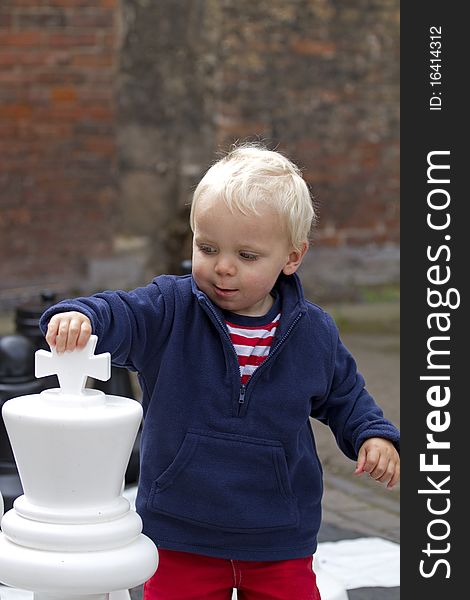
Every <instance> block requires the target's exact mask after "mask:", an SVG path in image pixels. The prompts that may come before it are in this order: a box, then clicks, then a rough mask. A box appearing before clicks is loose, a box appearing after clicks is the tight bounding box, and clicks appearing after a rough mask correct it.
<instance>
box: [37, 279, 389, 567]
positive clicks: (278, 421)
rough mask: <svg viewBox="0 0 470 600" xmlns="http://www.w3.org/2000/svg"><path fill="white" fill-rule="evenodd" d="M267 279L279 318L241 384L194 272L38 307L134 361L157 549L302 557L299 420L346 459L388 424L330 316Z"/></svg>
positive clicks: (305, 504) (306, 480)
mask: <svg viewBox="0 0 470 600" xmlns="http://www.w3.org/2000/svg"><path fill="white" fill-rule="evenodd" d="M276 287H277V289H278V292H279V294H280V298H281V320H280V324H279V327H278V330H277V332H276V336H275V339H274V341H273V345H272V347H271V351H270V354H269V356H268V358H267V359H266V360H265V362H264V363H263V364H262V365H261V366H260V367H259V368H258V369H257V370H256V371H255V373H254V375H253V376H252V378H251V379H250V381H249V382H248V384H247V385H246V387H242V386H241V383H240V372H239V367H238V361H237V356H236V353H235V350H234V347H233V345H232V343H231V341H230V338H229V335H228V332H227V329H226V326H225V323H224V317H223V314H222V312H221V310H220V309H219V308H218V307H217V306H215V305H214V304H213V303H212V302H211V301H210V300H209V299H208V298H207V296H206V295H205V294H204V293H202V292H201V291H200V290H199V289H198V288H197V286H196V285H195V283H194V281H193V279H192V277H191V276H189V275H188V276H184V277H176V276H169V275H162V276H160V277H156V278H155V279H154V280H153V282H152V283H151V284H149V285H148V286H146V287H142V288H139V289H136V290H134V291H131V292H123V291H117V292H103V293H99V294H96V295H94V296H91V297H89V298H78V299H75V300H65V301H63V302H61V303H59V304H57V305H55V306H53V307H51V308H50V309H48V310H47V311H46V312H45V313H44V315H43V316H42V318H41V323H40V325H41V329H42V331H43V332H44V333H45V331H46V329H47V323H48V321H49V320H50V318H51V317H52V315H53V314H55V313H57V312H63V311H69V310H76V311H80V312H82V313H84V314H86V315H87V316H88V317H89V318H90V320H91V322H92V327H93V332H94V333H95V334H96V335H97V336H98V346H97V352H104V351H108V352H111V354H112V359H113V363H114V364H116V365H120V366H125V367H127V368H129V369H132V370H135V371H137V373H138V376H139V380H140V384H141V386H142V390H143V400H142V402H143V408H144V427H143V431H142V444H141V474H140V481H139V490H138V496H137V511H138V512H139V514H140V515H141V517H142V519H143V523H144V532H145V533H146V534H147V535H148V536H149V537H150V538H152V539H153V541H154V542H155V543H156V544H157V546H159V547H161V548H169V549H174V550H182V551H186V552H195V553H199V554H206V555H210V556H216V557H221V558H230V559H233V560H284V559H289V558H297V557H301V556H307V555H310V554H313V553H314V552H315V549H316V545H317V533H318V529H319V526H320V519H321V497H322V489H323V486H322V468H321V465H320V461H319V459H318V456H317V452H316V448H315V441H314V437H313V434H312V429H311V426H310V423H309V416H312V417H314V418H316V419H319V420H320V421H322V422H323V423H326V424H328V425H329V426H330V427H331V429H332V431H333V433H334V435H335V436H336V440H337V443H338V445H339V447H340V448H341V450H342V451H343V452H344V453H345V454H346V455H347V456H348V457H349V458H351V459H353V460H355V459H356V458H357V453H358V450H359V448H360V446H361V444H362V443H363V442H364V440H365V439H367V438H369V437H376V436H378V437H384V438H388V439H390V440H392V441H393V442H394V443H396V444H397V443H398V439H399V432H398V430H397V429H396V428H395V427H394V426H393V425H392V424H391V423H390V422H389V421H387V420H386V419H384V417H383V413H382V411H381V409H380V408H379V407H378V406H377V405H376V403H375V402H374V400H373V399H372V397H371V396H370V395H369V394H368V392H367V391H366V390H365V389H364V380H363V378H362V376H361V375H360V374H359V373H358V372H357V370H356V364H355V362H354V359H353V358H352V356H351V354H350V353H349V351H348V350H347V349H346V348H345V347H344V345H343V344H342V343H341V341H340V339H339V336H338V331H337V328H336V326H335V324H334V322H333V320H332V318H331V317H330V316H329V315H328V314H327V313H326V312H325V311H323V310H322V309H321V308H320V307H318V306H316V305H315V304H312V303H310V302H308V301H306V300H305V299H304V295H303V292H302V286H301V284H300V280H299V278H298V277H297V275H291V276H288V277H286V276H284V275H281V277H280V278H279V280H278V282H277V284H276Z"/></svg>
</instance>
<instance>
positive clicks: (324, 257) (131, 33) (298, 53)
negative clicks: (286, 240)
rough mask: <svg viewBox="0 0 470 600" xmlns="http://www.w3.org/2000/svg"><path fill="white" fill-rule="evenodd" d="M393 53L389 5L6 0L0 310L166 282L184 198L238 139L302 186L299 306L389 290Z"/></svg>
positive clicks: (394, 252)
mask: <svg viewBox="0 0 470 600" xmlns="http://www.w3.org/2000/svg"><path fill="white" fill-rule="evenodd" d="M398 52H399V3H398V2H397V0H357V2H354V3H338V2H335V1H334V0H292V1H291V2H285V0H258V1H257V2H252V0H237V1H235V0H225V1H224V2H220V0H196V1H195V0H177V1H175V0H159V1H158V2H140V1H137V0H120V1H119V0H101V1H98V0H95V1H91V0H48V1H47V2H40V1H39V0H4V1H3V2H2V3H1V4H0V148H1V154H0V156H1V163H0V165H1V166H0V186H1V187H0V190H1V191H0V194H1V196H0V203H1V204H0V207H1V213H0V256H1V263H0V277H1V281H2V284H0V285H2V286H3V288H4V291H3V292H0V303H1V302H2V298H3V299H5V298H6V297H9V296H11V297H13V296H14V295H15V294H16V295H17V294H18V291H19V290H23V289H24V290H26V291H27V289H28V288H31V286H33V287H34V286H37V287H46V286H47V285H49V284H52V287H54V285H55V286H62V287H64V288H66V287H69V288H71V287H73V286H76V287H78V288H81V289H90V288H95V289H102V288H103V287H116V286H117V287H126V286H127V287H130V286H132V285H137V284H139V283H142V282H144V281H146V280H147V279H148V277H150V276H151V275H152V274H154V273H159V272H162V271H167V272H169V271H171V272H174V271H175V270H176V269H177V266H178V264H179V262H180V261H181V259H183V258H187V257H188V255H189V252H190V243H189V242H190V235H189V234H188V225H187V215H188V207H187V203H188V202H189V200H190V197H191V192H192V189H193V187H194V185H195V184H196V182H197V181H198V179H199V178H200V176H201V175H202V173H203V172H204V170H205V169H206V168H207V166H208V165H209V164H210V162H211V161H212V160H213V158H214V153H215V151H216V150H218V149H220V148H226V147H227V146H228V145H229V144H230V143H231V142H233V141H234V140H236V139H243V138H246V137H251V138H261V139H264V140H266V141H267V142H268V143H269V144H270V145H271V146H272V147H274V146H276V145H278V147H279V149H280V150H282V151H285V152H286V153H287V154H288V155H289V156H290V157H292V158H293V159H294V160H295V161H296V162H297V163H298V164H299V165H300V166H301V167H303V169H304V171H305V175H306V178H307V181H308V182H309V184H310V185H311V187H312V190H313V193H314V196H315V198H316V200H317V204H318V207H319V217H320V220H319V226H318V228H317V230H316V232H315V236H314V248H313V251H312V252H310V253H309V255H308V258H307V259H306V261H305V266H304V267H303V269H304V272H305V274H306V278H307V282H309V281H311V282H313V283H312V285H311V286H310V289H312V290H313V292H312V294H311V295H317V296H318V293H319V291H320V292H321V294H324V295H325V296H328V295H332V294H333V295H337V296H338V297H341V296H343V297H344V296H347V295H351V294H350V291H351V289H352V288H353V287H355V286H360V285H363V284H364V285H376V284H383V283H389V282H392V283H393V282H397V281H398V277H399V260H398V240H399V137H398V136H399V57H398ZM352 295H353V296H354V293H353V294H352Z"/></svg>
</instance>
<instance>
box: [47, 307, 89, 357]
mask: <svg viewBox="0 0 470 600" xmlns="http://www.w3.org/2000/svg"><path fill="white" fill-rule="evenodd" d="M90 335H91V322H90V319H89V318H88V317H87V316H85V315H83V314H82V313H80V312H76V311H71V312H63V313H58V314H56V315H54V316H53V317H52V319H51V320H50V321H49V325H48V327H47V333H46V342H47V343H48V344H49V346H50V347H51V348H54V347H55V349H56V352H57V353H58V354H61V353H62V352H65V351H68V352H72V350H75V349H78V350H81V349H82V348H84V347H85V346H86V344H87V342H88V340H89V339H90Z"/></svg>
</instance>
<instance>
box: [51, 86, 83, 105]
mask: <svg viewBox="0 0 470 600" xmlns="http://www.w3.org/2000/svg"><path fill="white" fill-rule="evenodd" d="M51 99H52V100H53V101H54V102H75V101H76V100H77V89H76V88H75V87H72V86H63V87H53V88H52V89H51Z"/></svg>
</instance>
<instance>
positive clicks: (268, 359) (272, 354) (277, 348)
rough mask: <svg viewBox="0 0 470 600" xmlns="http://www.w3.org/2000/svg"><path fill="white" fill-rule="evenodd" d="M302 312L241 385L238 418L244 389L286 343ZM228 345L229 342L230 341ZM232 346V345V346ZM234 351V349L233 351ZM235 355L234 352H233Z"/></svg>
mask: <svg viewBox="0 0 470 600" xmlns="http://www.w3.org/2000/svg"><path fill="white" fill-rule="evenodd" d="M302 314H303V313H302V312H299V314H298V315H297V316H296V318H295V319H294V320H293V321H292V323H291V324H290V326H289V328H288V329H287V331H286V332H285V334H284V335H283V336H282V338H281V339H280V340H279V341H278V342H277V344H276V345H275V346H274V347H273V348H272V351H271V352H270V353H269V354H268V356H267V357H266V360H264V361H263V362H262V363H261V364H260V366H259V367H258V368H257V369H256V371H255V372H254V373H253V375H252V376H251V377H250V379H249V380H248V382H247V383H246V384H242V386H241V389H240V396H239V398H238V416H240V413H241V410H242V408H243V405H244V404H245V394H246V388H247V387H248V386H249V385H251V382H252V381H253V379H255V378H256V377H257V376H258V375H259V371H260V369H261V370H262V369H264V368H265V365H266V363H267V362H268V361H270V360H271V359H272V357H273V356H274V355H275V354H276V352H277V351H278V350H279V348H280V347H281V346H282V344H283V343H284V342H285V341H286V339H287V338H288V337H289V335H290V333H291V331H292V330H293V329H294V327H295V326H296V325H297V322H298V321H299V319H300V317H301V316H302ZM230 343H232V342H231V340H230ZM232 345H233V344H232ZM234 350H235V349H234ZM235 354H236V352H235ZM237 362H238V357H237Z"/></svg>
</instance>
